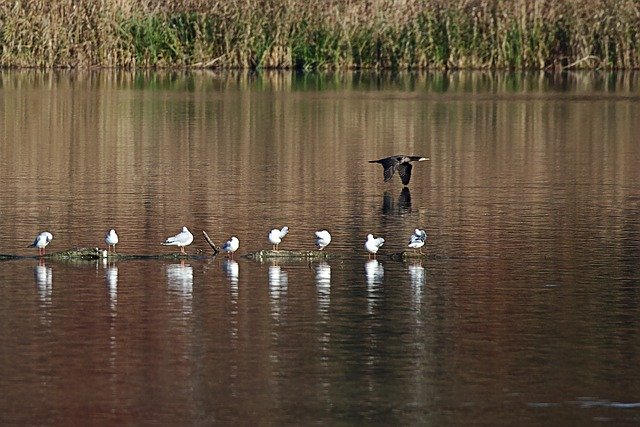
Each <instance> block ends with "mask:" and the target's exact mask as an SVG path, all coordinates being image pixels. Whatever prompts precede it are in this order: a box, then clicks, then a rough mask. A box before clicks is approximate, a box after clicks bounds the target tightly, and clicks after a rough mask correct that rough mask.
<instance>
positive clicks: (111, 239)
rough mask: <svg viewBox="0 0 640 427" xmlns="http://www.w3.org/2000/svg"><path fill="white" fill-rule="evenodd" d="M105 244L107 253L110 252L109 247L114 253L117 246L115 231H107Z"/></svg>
mask: <svg viewBox="0 0 640 427" xmlns="http://www.w3.org/2000/svg"><path fill="white" fill-rule="evenodd" d="M104 241H105V243H106V244H107V251H109V252H110V251H111V247H112V246H113V253H114V254H115V253H116V245H117V244H118V235H117V234H116V230H114V229H113V228H112V229H111V230H109V232H108V233H107V235H106V236H105V238H104Z"/></svg>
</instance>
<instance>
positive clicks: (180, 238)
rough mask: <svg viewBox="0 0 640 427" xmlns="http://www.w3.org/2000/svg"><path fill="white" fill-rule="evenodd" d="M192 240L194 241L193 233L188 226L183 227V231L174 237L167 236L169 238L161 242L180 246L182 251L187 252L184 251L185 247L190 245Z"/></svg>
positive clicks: (166, 244)
mask: <svg viewBox="0 0 640 427" xmlns="http://www.w3.org/2000/svg"><path fill="white" fill-rule="evenodd" d="M191 242H193V234H191V232H190V231H189V230H187V227H182V231H181V232H180V233H178V234H176V235H175V236H173V237H167V240H165V241H164V242H163V243H161V244H162V245H165V246H178V247H180V252H181V253H183V254H185V253H186V252H185V251H184V247H185V246H189V245H190V244H191Z"/></svg>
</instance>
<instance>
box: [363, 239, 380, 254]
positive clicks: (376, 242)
mask: <svg viewBox="0 0 640 427" xmlns="http://www.w3.org/2000/svg"><path fill="white" fill-rule="evenodd" d="M383 244H384V239H383V238H382V237H373V234H369V235H367V241H366V242H365V244H364V247H365V249H366V250H367V251H368V252H369V253H370V254H373V255H374V256H375V255H376V253H377V252H378V249H380V246H382V245H383Z"/></svg>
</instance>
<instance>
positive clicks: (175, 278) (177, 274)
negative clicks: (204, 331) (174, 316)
mask: <svg viewBox="0 0 640 427" xmlns="http://www.w3.org/2000/svg"><path fill="white" fill-rule="evenodd" d="M166 273H167V285H168V288H169V291H170V292H172V293H175V294H177V295H179V296H180V298H181V299H182V303H183V314H191V303H192V299H193V267H191V266H190V265H185V264H184V261H183V262H181V263H180V264H169V265H167V270H166Z"/></svg>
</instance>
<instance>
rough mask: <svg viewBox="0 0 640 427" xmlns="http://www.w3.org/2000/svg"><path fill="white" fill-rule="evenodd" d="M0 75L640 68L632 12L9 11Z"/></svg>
mask: <svg viewBox="0 0 640 427" xmlns="http://www.w3.org/2000/svg"><path fill="white" fill-rule="evenodd" d="M0 27H1V33H0V66H4V67H42V68H49V67H72V68H89V67H225V68H295V69H350V68H366V69H429V68H431V69H545V68H556V69H557V68H565V67H571V68H603V69H635V68H639V67H640V57H639V54H638V52H639V50H640V4H639V3H638V2H637V1H636V0H564V1H562V0H561V1H553V0H541V1H530V0H512V1H507V0H462V1H458V2H448V1H446V0H331V1H316V2H309V1H308V0H269V1H267V0H219V1H214V0H182V1H168V0H167V1H164V2H163V1H152V0H146V1H145V0H102V1H95V0H22V1H20V0H16V1H14V0H12V1H4V2H1V3H0Z"/></svg>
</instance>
